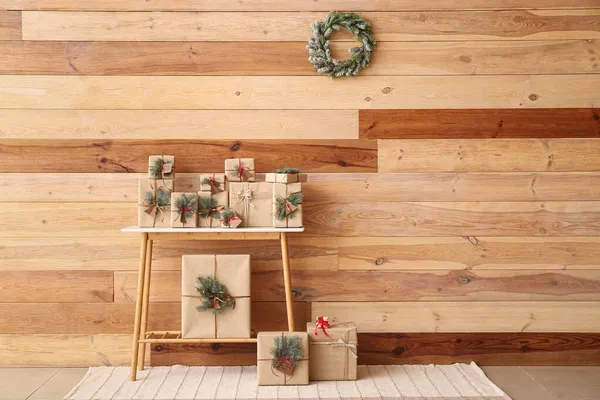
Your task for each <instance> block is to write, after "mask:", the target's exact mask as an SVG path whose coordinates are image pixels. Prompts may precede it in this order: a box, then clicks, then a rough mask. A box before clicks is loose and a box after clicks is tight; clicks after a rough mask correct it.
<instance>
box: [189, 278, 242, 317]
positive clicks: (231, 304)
mask: <svg viewBox="0 0 600 400" xmlns="http://www.w3.org/2000/svg"><path fill="white" fill-rule="evenodd" d="M196 290H198V293H200V297H202V304H199V305H197V306H196V309H197V310H198V311H206V310H210V309H212V310H213V314H215V315H218V314H220V313H221V312H223V311H224V310H227V309H229V308H235V298H233V297H232V296H231V295H230V294H229V292H228V290H227V287H225V285H223V284H222V283H221V282H219V281H218V280H216V279H215V278H213V277H211V276H199V277H198V278H197V279H196Z"/></svg>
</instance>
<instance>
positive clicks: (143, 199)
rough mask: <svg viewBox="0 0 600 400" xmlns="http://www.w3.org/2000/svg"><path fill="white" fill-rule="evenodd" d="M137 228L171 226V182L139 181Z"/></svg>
mask: <svg viewBox="0 0 600 400" xmlns="http://www.w3.org/2000/svg"><path fill="white" fill-rule="evenodd" d="M138 187H139V192H138V199H139V201H138V226H139V227H144V228H150V227H155V226H161V227H162V226H171V192H172V191H173V180H164V181H163V180H157V179H140V181H139V185H138Z"/></svg>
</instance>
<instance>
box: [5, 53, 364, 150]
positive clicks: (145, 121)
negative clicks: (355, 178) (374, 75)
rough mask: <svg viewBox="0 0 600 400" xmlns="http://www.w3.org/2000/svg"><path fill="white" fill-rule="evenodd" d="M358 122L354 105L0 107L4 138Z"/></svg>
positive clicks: (205, 135)
mask: <svg viewBox="0 0 600 400" xmlns="http://www.w3.org/2000/svg"><path fill="white" fill-rule="evenodd" d="M1 43H2V42H0V47H1ZM357 125H358V115H357V112H356V111H355V110H336V111H331V110H310V111H309V110H268V111H267V110H252V111H251V110H235V111H233V110H159V111H150V110H135V111H124V110H0V131H1V132H2V133H1V137H2V138H3V139H96V140H99V139H165V138H168V137H170V136H172V135H173V133H176V134H177V138H178V139H202V140H224V139H230V140H240V139H278V138H279V137H281V135H285V137H286V138H287V139H357V138H358V127H357Z"/></svg>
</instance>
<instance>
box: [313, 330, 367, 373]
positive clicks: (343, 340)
mask: <svg viewBox="0 0 600 400" xmlns="http://www.w3.org/2000/svg"><path fill="white" fill-rule="evenodd" d="M306 331H307V333H308V335H309V338H310V380H311V381H347V380H356V361H357V358H358V357H357V340H358V336H357V333H356V325H354V323H353V322H342V323H337V324H332V325H331V326H329V327H327V328H325V327H321V326H319V327H318V328H317V324H316V323H315V322H309V323H308V324H307V325H306ZM325 332H327V335H329V336H327V335H326V334H325Z"/></svg>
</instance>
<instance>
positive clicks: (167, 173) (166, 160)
mask: <svg viewBox="0 0 600 400" xmlns="http://www.w3.org/2000/svg"><path fill="white" fill-rule="evenodd" d="M148 178H149V179H165V180H166V179H175V156H164V155H157V156H150V157H148Z"/></svg>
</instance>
